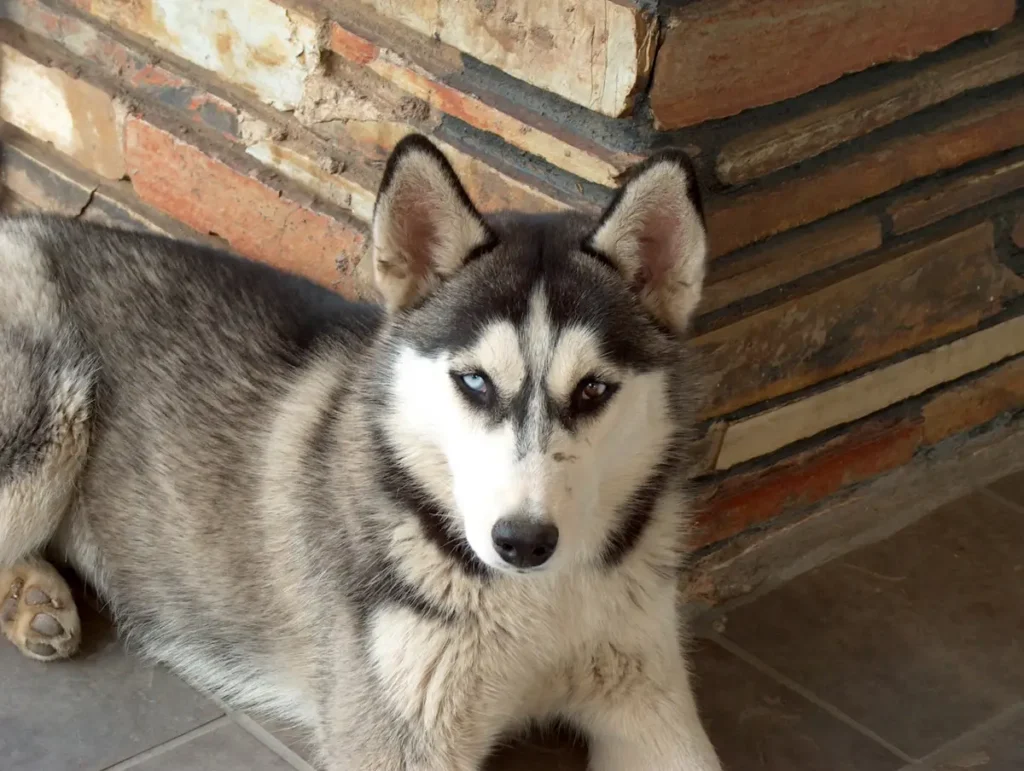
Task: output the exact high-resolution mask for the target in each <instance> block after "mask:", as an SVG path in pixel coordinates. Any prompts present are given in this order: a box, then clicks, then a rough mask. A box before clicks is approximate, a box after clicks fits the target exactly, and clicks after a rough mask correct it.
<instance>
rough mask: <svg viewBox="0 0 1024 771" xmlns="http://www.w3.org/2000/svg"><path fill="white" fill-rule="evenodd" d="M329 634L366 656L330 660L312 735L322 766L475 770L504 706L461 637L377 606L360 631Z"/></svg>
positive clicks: (335, 770) (344, 770) (374, 770)
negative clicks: (323, 703)
mask: <svg viewBox="0 0 1024 771" xmlns="http://www.w3.org/2000/svg"><path fill="white" fill-rule="evenodd" d="M338 634H339V638H340V639H339V642H338V644H337V645H336V646H335V649H336V650H360V649H361V650H362V651H365V653H364V654H363V655H364V656H365V657H366V658H364V659H363V660H361V661H360V660H358V659H350V658H346V657H339V659H338V661H336V662H334V663H333V665H332V666H333V673H332V676H331V677H330V679H329V681H328V682H329V686H330V694H329V699H328V701H327V704H328V705H329V709H328V712H327V715H326V720H324V721H323V723H322V724H323V729H322V738H321V745H322V746H323V747H324V751H325V757H326V758H327V760H328V765H327V768H328V769H329V771H481V768H482V766H483V763H484V761H485V759H486V757H487V755H488V753H489V751H490V749H491V747H492V745H493V743H494V741H495V740H496V739H497V737H498V736H499V735H500V734H501V732H502V731H503V730H504V729H505V727H506V725H505V717H504V716H505V715H506V714H507V707H506V706H504V705H503V704H502V703H501V702H500V701H498V699H499V698H500V696H501V693H500V691H498V692H497V694H496V693H495V692H494V690H493V689H492V688H490V687H489V683H488V681H487V680H486V678H484V677H482V676H481V674H480V672H479V665H478V662H477V659H476V658H475V657H474V655H473V650H474V646H473V645H471V644H467V641H468V642H470V643H471V642H472V640H471V638H470V636H469V635H467V634H465V633H463V631H462V630H461V629H460V628H458V627H455V626H453V625H450V624H448V623H447V622H439V621H437V620H435V619H431V618H424V617H423V616H422V614H419V613H417V612H414V611H412V610H409V609H406V608H401V607H394V608H384V609H382V610H380V611H378V612H377V614H376V615H375V616H374V618H373V619H372V621H371V622H370V623H369V624H368V625H367V631H366V637H365V638H364V639H358V638H355V637H354V634H355V633H354V632H352V631H351V630H349V629H342V630H340V631H339V633H338ZM346 636H347V637H346ZM467 648H468V650H467ZM332 763H333V765H330V764H332Z"/></svg>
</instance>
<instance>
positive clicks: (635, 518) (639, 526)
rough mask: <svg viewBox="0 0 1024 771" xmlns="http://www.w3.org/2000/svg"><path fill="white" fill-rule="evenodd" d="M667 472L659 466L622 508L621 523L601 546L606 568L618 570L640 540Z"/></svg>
mask: <svg viewBox="0 0 1024 771" xmlns="http://www.w3.org/2000/svg"><path fill="white" fill-rule="evenodd" d="M669 473H670V472H669V469H668V467H666V466H660V467H658V468H657V469H655V471H654V473H653V474H652V475H651V476H650V477H649V478H648V480H647V482H646V483H645V484H644V485H643V487H641V488H639V489H638V490H637V491H636V492H635V493H633V496H632V498H630V500H629V502H628V503H627V504H626V505H625V506H624V507H623V512H622V518H621V524H620V525H619V527H618V528H617V529H616V530H615V532H613V533H612V534H611V535H610V536H609V538H608V542H607V543H606V544H605V547H604V554H603V555H602V559H603V561H604V564H605V566H607V567H609V568H614V567H617V566H618V565H620V564H621V563H622V560H623V559H625V557H626V555H627V554H629V552H631V551H632V550H633V549H634V548H635V547H636V545H637V543H638V542H639V541H640V537H641V536H642V535H643V534H644V530H646V529H647V526H648V525H649V524H650V523H651V518H652V517H653V515H654V506H655V505H656V504H657V502H658V499H659V498H660V497H661V494H662V493H663V492H665V488H666V486H667V485H668V480H669Z"/></svg>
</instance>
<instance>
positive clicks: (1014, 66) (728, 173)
mask: <svg viewBox="0 0 1024 771" xmlns="http://www.w3.org/2000/svg"><path fill="white" fill-rule="evenodd" d="M1022 72H1024V27H1018V28H1014V29H1011V30H1008V31H1007V32H1006V33H1004V34H1000V35H999V37H998V39H997V41H996V42H995V43H994V44H993V45H992V46H990V47H988V48H985V49H982V50H980V51H974V52H971V53H969V54H967V55H965V56H960V57H957V58H956V59H953V60H951V61H947V62H943V63H941V64H937V65H934V66H931V67H928V68H927V69H924V70H922V71H920V72H917V73H915V74H913V75H909V76H906V77H901V78H898V79H896V80H893V81H891V82H889V83H886V84H885V85H883V86H881V87H880V88H876V89H873V90H871V91H868V92H866V93H863V94H860V95H858V96H854V97H850V98H848V99H844V100H842V101H841V102H839V103H838V104H834V105H830V106H829V107H824V108H822V109H819V110H814V111H812V112H810V113H808V114H806V115H801V116H800V117H798V118H794V119H792V120H788V121H785V122H783V123H780V124H778V125H776V126H770V127H769V128H765V129H762V130H760V131H755V132H753V133H750V134H745V135H743V136H741V137H739V138H738V139H734V140H733V141H732V142H730V143H729V144H727V145H726V146H725V147H723V148H722V151H721V152H720V153H719V154H718V160H717V164H716V169H717V172H718V177H719V179H721V180H722V181H723V182H725V183H726V184H730V185H735V184H740V183H742V182H747V181H749V180H751V179H754V178H756V177H760V176H763V175H765V174H769V173H771V172H773V171H778V170H779V169H784V168H786V167H787V166H792V165H793V164H795V163H799V162H800V161H803V160H806V159H808V158H812V157H814V156H816V155H819V154H821V153H823V152H825V151H826V150H830V149H832V148H833V147H836V146H838V145H840V144H842V143H844V142H847V141H849V140H851V139H854V138H855V137H859V136H862V135H864V134H867V133H869V132H871V131H874V130H875V129H878V128H881V127H882V126H886V125H888V124H890V123H894V122H895V121H897V120H900V119H901V118H905V117H907V116H908V115H912V114H913V113H915V112H919V111H921V110H924V109H925V108H927V107H931V106H932V105H935V104H938V103H940V102H943V101H945V100H947V99H950V98H952V97H954V96H956V95H957V94H960V93H963V92H965V91H969V90H971V89H975V88H981V87H982V86H987V85H990V84H992V83H997V82H999V81H1001V80H1006V79H1008V78H1012V77H1015V76H1017V75H1020V74H1021V73H1022Z"/></svg>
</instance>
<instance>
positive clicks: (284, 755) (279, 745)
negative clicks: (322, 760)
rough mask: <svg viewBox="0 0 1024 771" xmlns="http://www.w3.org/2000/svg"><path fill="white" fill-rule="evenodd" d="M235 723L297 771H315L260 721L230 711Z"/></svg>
mask: <svg viewBox="0 0 1024 771" xmlns="http://www.w3.org/2000/svg"><path fill="white" fill-rule="evenodd" d="M228 714H229V715H230V716H231V718H232V719H233V720H234V721H235V723H236V724H237V725H238V726H239V727H241V728H242V730H244V731H246V732H247V733H248V734H249V735H250V736H252V737H253V738H254V739H256V740H257V741H258V742H260V744H262V745H264V746H265V747H266V748H267V749H269V750H270V751H271V752H273V753H274V754H275V755H277V756H278V757H279V758H281V759H282V760H284V761H285V762H286V763H288V764H289V765H291V766H292V767H294V768H295V769H296V771H314V769H313V767H312V766H311V765H310V764H309V763H307V762H306V761H305V760H303V758H302V756H300V755H299V754H298V753H297V752H295V750H293V749H292V748H291V747H289V746H288V745H287V744H285V743H284V742H283V741H281V740H280V739H278V738H277V737H276V736H274V734H273V733H271V732H270V731H268V730H267V729H266V728H264V727H263V726H262V725H261V724H260V723H259V722H258V721H256V720H254V719H253V718H251V717H250V716H249V715H247V714H245V713H244V712H234V711H229V713H228Z"/></svg>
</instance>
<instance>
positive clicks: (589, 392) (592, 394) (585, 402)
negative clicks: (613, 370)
mask: <svg viewBox="0 0 1024 771" xmlns="http://www.w3.org/2000/svg"><path fill="white" fill-rule="evenodd" d="M616 388H617V386H615V385H613V384H612V383H606V382H605V381H603V380H599V379H598V378H596V377H585V378H583V380H581V381H580V382H579V383H578V384H577V385H576V388H575V390H574V391H573V394H572V400H571V405H570V411H571V413H572V414H573V415H575V416H582V415H590V414H593V413H596V412H598V411H599V410H600V409H601V408H602V407H603V406H604V405H605V404H606V403H607V402H608V399H610V398H611V396H612V394H614V393H615V390H616Z"/></svg>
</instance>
